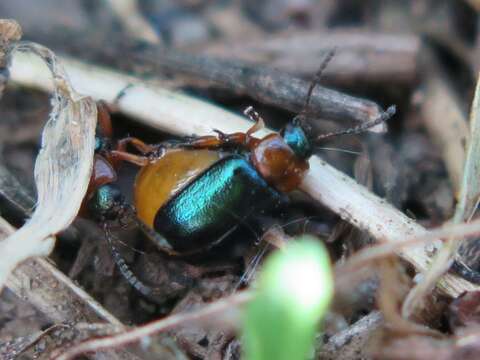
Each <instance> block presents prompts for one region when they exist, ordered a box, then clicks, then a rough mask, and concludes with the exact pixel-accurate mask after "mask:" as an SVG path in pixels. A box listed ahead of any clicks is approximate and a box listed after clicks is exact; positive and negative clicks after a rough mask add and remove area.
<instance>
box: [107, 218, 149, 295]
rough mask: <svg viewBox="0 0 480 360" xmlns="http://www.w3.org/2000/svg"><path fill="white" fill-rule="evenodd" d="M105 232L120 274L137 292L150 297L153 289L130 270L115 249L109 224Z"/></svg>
mask: <svg viewBox="0 0 480 360" xmlns="http://www.w3.org/2000/svg"><path fill="white" fill-rule="evenodd" d="M103 231H104V233H105V238H106V240H107V243H108V246H109V248H110V252H111V253H112V257H113V260H114V261H115V265H117V268H118V270H119V271H120V274H122V276H123V277H124V278H125V280H127V281H128V283H129V284H130V285H131V286H132V287H134V288H135V289H136V290H137V291H139V292H140V293H141V294H142V295H144V296H149V295H150V294H151V293H152V292H153V289H152V288H151V287H150V286H148V285H145V284H144V283H143V282H142V281H141V280H140V279H139V278H138V277H137V276H136V275H135V274H134V273H133V272H132V270H131V269H130V266H129V265H128V264H127V263H126V261H125V259H124V258H123V256H122V255H121V254H120V251H118V249H117V248H116V247H115V244H114V243H113V240H114V238H113V236H112V233H111V231H110V227H109V226H108V224H107V223H104V224H103Z"/></svg>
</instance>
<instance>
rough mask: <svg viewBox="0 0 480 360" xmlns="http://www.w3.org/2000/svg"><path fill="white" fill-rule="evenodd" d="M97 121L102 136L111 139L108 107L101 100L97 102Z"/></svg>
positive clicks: (110, 121) (110, 120) (111, 132)
mask: <svg viewBox="0 0 480 360" xmlns="http://www.w3.org/2000/svg"><path fill="white" fill-rule="evenodd" d="M97 121H98V127H99V128H100V131H101V133H102V135H103V136H105V137H107V138H112V136H113V127H112V119H111V117H110V107H109V106H108V104H107V103H106V102H105V101H102V100H100V101H97Z"/></svg>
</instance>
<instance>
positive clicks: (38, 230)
mask: <svg viewBox="0 0 480 360" xmlns="http://www.w3.org/2000/svg"><path fill="white" fill-rule="evenodd" d="M13 50H17V51H24V52H31V53H34V54H36V55H38V56H39V57H40V58H41V59H42V60H43V61H44V62H45V63H46V64H47V66H48V68H49V70H50V72H51V74H52V76H53V86H54V94H53V98H52V106H53V108H52V111H51V113H50V117H49V119H48V122H47V123H46V125H45V128H44V131H43V134H42V148H41V150H40V153H39V154H38V157H37V160H36V163H35V173H34V174H35V183H36V186H37V193H38V199H37V206H36V209H35V211H34V213H33V215H32V217H31V218H30V219H29V220H28V221H27V222H26V224H25V225H24V226H23V227H22V228H20V229H19V230H18V231H17V232H15V233H14V234H12V235H11V236H9V237H8V238H7V239H5V240H4V241H2V242H0V254H1V261H0V288H1V287H2V286H3V284H4V283H5V280H6V278H7V276H8V275H9V274H10V272H11V271H12V270H13V268H14V267H15V266H16V265H17V264H18V263H19V262H21V261H22V260H25V259H27V258H28V257H31V256H46V255H48V254H49V253H50V251H51V250H52V248H53V245H54V238H53V237H52V235H54V234H56V233H58V232H59V231H61V230H63V229H65V228H66V227H67V226H68V225H69V224H70V223H71V222H72V221H73V220H74V218H75V217H76V215H77V213H78V210H79V208H80V205H81V202H82V200H83V197H84V195H85V193H86V190H87V186H88V182H89V179H90V172H91V169H92V162H93V149H94V136H95V125H96V115H97V111H96V105H95V103H94V101H93V100H92V99H90V98H88V97H81V96H80V95H79V94H78V93H77V92H75V91H74V90H73V88H72V87H71V85H70V81H69V80H68V78H67V75H66V73H65V71H64V69H63V67H62V66H61V65H60V64H59V62H58V60H57V58H56V56H55V55H54V54H53V52H51V51H50V50H49V49H47V48H45V47H43V46H41V45H38V44H34V43H18V44H15V45H14V46H10V47H9V48H8V50H7V51H6V54H7V56H8V53H9V51H13Z"/></svg>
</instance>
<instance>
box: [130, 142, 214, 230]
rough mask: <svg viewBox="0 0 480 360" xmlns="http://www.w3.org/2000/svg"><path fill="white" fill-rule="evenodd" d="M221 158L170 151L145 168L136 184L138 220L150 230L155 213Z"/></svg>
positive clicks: (202, 152)
mask: <svg viewBox="0 0 480 360" xmlns="http://www.w3.org/2000/svg"><path fill="white" fill-rule="evenodd" d="M220 158H221V154H220V153H219V152H217V151H210V150H183V149H181V150H172V151H169V152H167V153H166V154H165V155H164V156H162V157H161V158H160V159H158V160H157V161H156V162H155V163H152V164H149V165H147V166H144V167H143V168H142V169H141V170H140V172H139V173H138V175H137V178H136V180H135V194H134V196H135V208H136V210H137V216H138V217H139V219H140V220H142V221H143V222H144V223H145V224H146V225H148V226H150V227H151V228H153V220H154V219H155V215H156V214H157V211H158V209H160V208H161V207H162V206H163V204H165V203H166V202H167V201H168V200H169V199H170V198H171V197H172V196H174V195H175V194H176V193H177V192H178V191H180V190H181V189H183V188H184V187H185V185H187V184H188V183H190V182H191V181H192V180H194V179H195V178H196V177H197V176H198V175H199V174H200V173H202V172H203V171H205V170H206V169H207V168H208V167H210V166H211V165H212V164H214V163H215V162H217V161H218V160H219V159H220Z"/></svg>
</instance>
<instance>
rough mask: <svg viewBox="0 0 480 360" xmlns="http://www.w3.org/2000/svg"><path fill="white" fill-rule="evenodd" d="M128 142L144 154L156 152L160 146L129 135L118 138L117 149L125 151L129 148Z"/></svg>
mask: <svg viewBox="0 0 480 360" xmlns="http://www.w3.org/2000/svg"><path fill="white" fill-rule="evenodd" d="M128 144H130V145H132V146H133V147H134V148H135V149H137V150H138V151H139V152H141V153H142V154H143V155H146V154H151V153H153V152H156V151H157V149H158V147H159V146H158V145H150V144H146V143H144V142H143V141H142V140H140V139H138V138H135V137H131V136H129V137H126V138H123V139H120V140H118V142H117V151H125V150H126V149H127V145H128Z"/></svg>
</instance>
